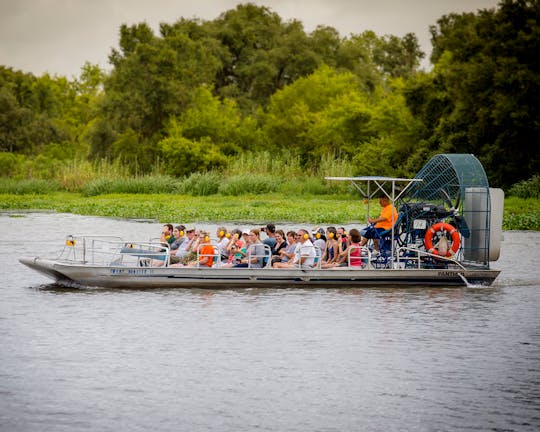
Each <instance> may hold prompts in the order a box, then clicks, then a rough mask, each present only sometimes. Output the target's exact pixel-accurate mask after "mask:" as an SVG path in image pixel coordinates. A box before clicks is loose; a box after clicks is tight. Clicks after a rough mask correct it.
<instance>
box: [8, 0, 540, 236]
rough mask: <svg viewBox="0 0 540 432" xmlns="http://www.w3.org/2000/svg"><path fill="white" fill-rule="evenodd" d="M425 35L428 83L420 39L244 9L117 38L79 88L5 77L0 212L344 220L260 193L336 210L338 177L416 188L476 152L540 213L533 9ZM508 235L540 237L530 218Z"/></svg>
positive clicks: (494, 14)
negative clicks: (440, 158) (422, 172)
mask: <svg viewBox="0 0 540 432" xmlns="http://www.w3.org/2000/svg"><path fill="white" fill-rule="evenodd" d="M430 30H431V35H432V44H433V51H432V55H431V62H432V64H433V68H432V69H431V70H430V71H423V70H420V69H419V65H420V61H421V59H422V58H423V57H424V53H422V52H421V51H420V49H419V44H418V40H417V38H416V36H415V35H414V34H406V35H405V36H403V37H396V36H393V35H385V36H378V35H376V34H375V33H374V32H372V31H365V32H363V33H361V34H351V35H349V36H346V37H342V36H340V35H339V33H338V32H337V31H336V30H335V29H333V28H331V27H325V26H319V27H317V28H316V29H315V30H314V31H313V32H311V33H306V32H305V31H304V28H303V26H302V23H300V22H299V21H297V20H292V21H283V20H282V19H281V17H280V16H279V15H278V14H276V13H275V12H272V11H271V10H270V9H269V8H267V7H263V6H257V5H254V4H251V3H246V4H240V5H238V6H236V7H235V8H234V9H231V10H228V11H225V12H223V13H222V14H221V15H220V16H219V17H217V18H216V19H215V20H212V21H202V20H199V19H185V18H181V19H179V20H178V21H176V22H173V23H162V24H161V25H160V29H159V34H155V33H154V31H153V30H152V29H151V28H150V27H149V26H148V25H147V24H146V23H139V24H133V25H130V26H128V25H122V26H121V27H120V37H119V41H118V48H117V49H113V50H112V52H111V53H110V56H109V59H110V63H111V70H110V72H108V73H105V72H104V71H102V70H101V69H100V68H99V67H97V66H95V65H92V64H89V63H86V64H85V65H84V66H83V67H82V68H81V74H80V76H79V77H77V78H76V79H73V80H69V79H67V78H65V77H58V76H50V75H48V74H44V75H43V76H39V77H36V76H34V75H32V74H29V73H24V72H22V71H14V70H12V69H11V68H10V67H8V66H0V178H1V180H0V193H2V194H4V195H2V196H3V199H4V201H3V202H2V206H3V208H16V207H17V205H23V203H24V202H28V203H33V204H32V205H33V206H36V208H50V209H56V210H58V211H67V210H66V207H65V206H66V205H67V204H66V203H64V202H60V203H55V202H54V199H53V198H54V197H66V199H68V201H69V202H70V203H71V202H72V201H73V203H75V202H76V203H77V206H76V207H73V209H72V210H70V211H73V212H82V213H88V214H95V213H94V212H97V211H98V210H92V208H96V209H98V208H99V209H100V210H99V212H103V213H102V214H105V213H106V211H107V210H106V209H101V207H100V203H101V200H107V199H109V198H108V197H112V196H114V197H115V198H114V200H118V201H119V202H121V201H122V197H123V195H122V194H127V195H126V197H127V198H126V199H127V200H128V201H130V203H129V204H126V205H125V207H122V208H119V207H118V206H117V205H116V204H115V202H113V203H112V204H111V203H109V205H110V210H109V211H110V212H111V213H114V214H111V216H123V217H124V216H126V215H136V217H159V218H160V219H162V217H161V216H160V215H161V213H159V214H156V213H155V211H154V212H153V213H152V211H153V210H152V209H153V208H155V206H154V205H153V204H154V199H155V200H156V202H160V201H163V200H166V201H171V200H176V199H181V200H182V201H185V200H195V199H199V198H196V197H205V200H204V201H197V202H195V201H190V202H191V204H194V205H193V206H192V207H193V208H198V209H199V210H191V211H192V212H199V211H203V210H201V209H205V210H204V211H205V212H206V211H210V209H213V210H212V211H213V212H214V213H213V214H212V215H210V214H206V213H204V214H203V215H202V216H201V215H200V214H199V213H195V214H182V216H186V217H185V218H182V219H186V220H189V219H197V218H198V217H199V216H200V217H203V218H204V219H208V220H225V219H226V220H229V218H232V219H235V218H238V217H239V218H242V219H246V218H247V219H249V218H252V217H254V218H258V217H259V215H263V216H264V217H262V218H261V219H262V220H266V219H268V218H271V219H274V218H273V217H270V216H271V215H268V214H266V213H264V211H267V212H282V211H285V210H284V209H281V208H280V207H285V208H286V209H287V210H286V211H285V214H281V213H279V214H275V216H280V217H276V218H275V219H276V220H278V219H280V218H285V219H287V220H292V219H294V218H296V217H299V218H300V219H302V218H303V217H314V218H318V219H328V220H343V219H344V218H343V217H337V218H335V219H334V218H333V213H332V212H331V210H328V212H330V213H328V212H327V211H326V210H324V209H321V210H320V211H321V212H322V213H321V214H319V213H317V214H316V215H313V214H311V212H309V210H304V212H301V211H299V210H294V209H295V207H294V206H291V205H290V204H289V205H288V206H282V203H281V202H275V201H273V200H274V198H272V199H271V200H270V201H267V200H268V199H269V198H264V199H263V200H262V201H260V202H264V203H266V204H270V205H268V206H266V205H261V206H260V207H257V206H256V205H255V204H256V203H258V202H259V201H257V200H256V199H255V198H253V199H252V198H250V196H251V195H250V194H254V193H256V194H261V196H263V197H275V196H278V195H281V196H286V197H290V198H291V199H294V201H295V202H296V201H298V200H302V201H304V200H308V201H309V200H317V202H319V201H320V202H323V203H325V205H326V204H328V205H329V208H330V207H331V204H330V203H331V202H332V200H335V199H336V197H346V198H347V199H348V198H350V193H351V191H350V190H349V189H348V188H347V186H346V185H331V186H330V185H328V184H326V183H325V182H324V180H322V179H323V178H324V177H325V176H348V175H373V174H376V175H381V174H384V175H389V176H412V175H414V174H416V172H417V171H418V170H419V169H420V168H421V167H422V166H423V165H424V164H425V163H426V162H427V161H428V160H429V158H430V157H431V156H432V155H434V154H437V153H473V154H475V155H476V156H477V157H478V158H479V160H480V161H481V162H482V164H483V165H484V167H485V169H486V172H487V175H488V179H489V181H490V184H491V185H492V186H494V187H503V188H505V190H507V191H508V195H509V196H512V199H514V198H516V199H517V198H521V199H526V198H534V199H536V200H537V199H538V196H539V192H538V191H539V186H538V184H539V180H538V179H539V178H540V177H539V172H540V169H539V166H540V150H539V149H540V145H538V137H539V136H540V133H539V132H540V130H539V125H540V114H539V109H540V70H539V63H538V60H537V59H538V55H537V53H538V51H539V42H540V37H539V35H540V24H539V22H538V2H537V1H535V0H501V1H500V3H499V4H498V6H497V7H496V8H494V9H490V10H482V11H478V12H477V13H463V14H449V15H445V16H442V17H441V18H440V19H439V20H437V22H436V24H435V25H433V26H432V27H431V29H430ZM535 143H536V144H535ZM66 192H70V193H71V194H67V195H66V194H65V193H66ZM131 194H137V197H138V198H137V199H135V198H133V196H132V195H131ZM155 194H160V198H159V199H158V198H148V197H157V195H155ZM161 194H168V195H165V196H164V195H161ZM177 196H178V197H180V198H178V197H177ZM240 196H241V197H242V198H236V197H240ZM67 197H69V198H67ZM129 197H131V198H129ZM164 197H165V198H164ZM306 197H307V198H306ZM85 199H86V200H87V201H85ZM114 200H113V201H114ZM141 200H142V201H141ZM145 200H146V201H145ZM131 201H133V202H131ZM146 202H148V206H147V207H145V205H146V204H145V203H146ZM223 202H234V203H235V205H234V209H235V210H232V209H231V208H229V207H228V206H227V205H225V204H223ZM246 203H249V208H248V206H247V204H246ZM340 203H341V201H339V199H338V200H337V207H340V206H341V205H344V206H345V204H340ZM509 203H510V207H511V208H512V205H513V203H514V201H512V200H509ZM534 203H535V201H532V207H533V208H534V207H535V204H534ZM195 204H197V205H195ZM73 205H74V204H73ZM294 205H296V204H294ZM298 205H299V204H298ZM206 207H208V209H206ZM26 208H27V207H26ZM70 208H71V207H70ZM159 208H160V209H161V207H159ZM263 208H265V210H264V211H263V210H262V209H263ZM238 209H241V211H239V210H238ZM293 210H294V211H295V212H296V213H294V214H292V213H291V214H289V213H287V212H293ZM146 211H149V212H150V213H149V214H145V212H146ZM160 211H161V210H160ZM171 211H172V210H171ZM186 211H187V210H186ZM318 211H319V209H318ZM340 211H343V208H340ZM163 212H164V214H166V215H167V216H169V217H170V216H172V214H170V213H169V210H167V209H164V210H163ZM336 212H337V210H336ZM116 213H118V214H116ZM273 214H274V213H272V215H273ZM336 214H339V212H337V213H336ZM220 215H221V216H220ZM210 216H212V217H210ZM214 216H215V217H214ZM343 216H344V217H345V219H347V218H348V217H353V216H349V213H347V212H346V211H345V212H343ZM126 217H131V216H126ZM223 218H225V219H223ZM171 219H177V218H171ZM314 222H315V221H314ZM505 224H506V225H505V227H506V228H507V229H509V228H522V227H526V228H528V229H532V228H531V227H538V222H537V217H536V214H535V213H531V214H529V212H528V211H527V210H519V209H517V208H516V209H515V210H513V212H511V213H510V212H508V211H507V212H506V213H505ZM534 229H536V228H534Z"/></svg>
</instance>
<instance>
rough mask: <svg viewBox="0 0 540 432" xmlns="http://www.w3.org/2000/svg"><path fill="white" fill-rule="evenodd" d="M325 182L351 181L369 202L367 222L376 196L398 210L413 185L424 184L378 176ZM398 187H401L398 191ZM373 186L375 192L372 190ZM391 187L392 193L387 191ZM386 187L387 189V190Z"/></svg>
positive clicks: (407, 179) (415, 179)
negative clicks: (380, 195)
mask: <svg viewBox="0 0 540 432" xmlns="http://www.w3.org/2000/svg"><path fill="white" fill-rule="evenodd" d="M324 179H325V180H332V181H350V182H351V184H352V185H353V186H354V187H355V188H356V189H357V190H358V191H360V193H361V194H362V196H363V198H365V199H367V200H368V203H367V210H366V221H367V218H368V217H369V200H370V199H371V198H373V197H374V196H375V195H378V194H380V193H382V194H384V195H385V196H386V197H387V198H388V199H389V200H390V203H391V205H392V207H394V208H396V206H395V201H397V200H398V199H399V198H401V197H402V196H403V195H404V193H405V192H406V191H407V190H408V189H409V188H410V187H411V185H413V184H415V183H418V182H422V181H423V179H421V178H400V177H377V176H364V177H325V178H324ZM398 185H399V186H400V187H399V189H400V190H398ZM372 186H374V187H373V190H372ZM388 186H390V192H388V191H387V190H386V188H388ZM385 187H386V188H385ZM396 193H397V195H396ZM395 223H396V221H395V220H394V212H392V231H391V235H392V242H391V255H390V262H391V263H392V267H393V266H394V252H395V251H394V248H395V247H394V225H395Z"/></svg>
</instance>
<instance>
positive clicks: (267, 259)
mask: <svg viewBox="0 0 540 432" xmlns="http://www.w3.org/2000/svg"><path fill="white" fill-rule="evenodd" d="M257 247H259V248H261V247H262V248H263V250H264V252H263V254H262V255H261V254H255V253H254V252H253V251H254V250H255V249H256V248H257ZM253 258H256V259H257V263H258V262H259V261H260V260H261V259H262V262H263V264H262V266H261V268H271V267H272V249H271V248H270V246H268V245H267V244H264V243H257V244H252V245H250V246H249V247H248V250H247V262H248V268H252V264H254V263H252V262H251V261H252V260H253Z"/></svg>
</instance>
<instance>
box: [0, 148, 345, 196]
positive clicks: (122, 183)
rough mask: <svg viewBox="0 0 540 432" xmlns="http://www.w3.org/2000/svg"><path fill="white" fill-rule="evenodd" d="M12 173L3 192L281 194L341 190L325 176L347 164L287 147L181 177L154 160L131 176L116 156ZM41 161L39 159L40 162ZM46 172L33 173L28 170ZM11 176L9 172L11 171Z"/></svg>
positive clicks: (249, 154)
mask: <svg viewBox="0 0 540 432" xmlns="http://www.w3.org/2000/svg"><path fill="white" fill-rule="evenodd" d="M27 162H28V164H29V166H28V167H26V168H25V169H24V170H22V171H19V172H18V173H17V174H16V177H17V178H20V179H23V180H16V181H13V182H12V183H10V182H9V181H7V180H6V181H7V183H4V184H3V186H2V185H0V187H1V188H2V189H1V190H3V191H4V192H5V193H14V194H24V193H40V191H43V193H47V192H50V191H53V190H65V191H68V192H80V193H82V194H83V196H87V197H89V196H97V195H104V194H112V193H135V194H137V193H146V194H154V193H176V194H184V195H192V196H208V195H214V194H221V195H225V196H231V195H245V194H259V193H272V192H280V193H283V194H284V195H287V196H297V195H304V194H308V195H324V194H334V193H339V194H343V193H347V192H348V186H347V185H346V184H344V183H335V182H334V183H329V182H326V181H324V177H325V176H350V175H352V174H353V172H354V170H353V165H352V163H351V162H350V161H349V160H348V159H346V158H343V159H336V158H334V157H333V156H331V155H323V156H322V157H321V158H320V160H318V161H312V162H311V163H309V164H307V165H305V166H303V165H302V163H301V158H300V156H298V155H294V154H292V153H281V154H274V153H271V152H269V151H261V152H246V153H242V154H240V155H238V156H235V157H231V158H230V159H229V163H228V166H227V167H226V168H225V169H224V170H223V171H221V172H213V171H212V172H203V173H193V174H191V175H190V176H188V177H185V178H173V177H170V176H166V175H163V174H162V172H161V168H160V165H159V163H156V165H155V166H154V167H153V168H152V170H151V171H152V173H153V174H151V175H145V176H133V175H132V174H130V172H129V169H128V168H127V166H126V165H125V164H122V163H121V162H120V161H119V160H116V161H107V160H101V161H96V162H91V161H87V160H83V159H74V160H70V161H58V160H55V164H54V166H55V169H54V170H46V171H43V170H41V171H40V170H37V169H31V166H30V165H31V161H27ZM42 162H43V161H41V162H40V163H42ZM36 175H39V176H46V177H48V178H41V177H39V179H35V178H33V176H36ZM14 177H15V175H14Z"/></svg>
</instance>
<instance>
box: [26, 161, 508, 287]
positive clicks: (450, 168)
mask: <svg viewBox="0 0 540 432" xmlns="http://www.w3.org/2000/svg"><path fill="white" fill-rule="evenodd" d="M326 180H327V181H341V182H350V184H352V185H353V187H354V188H355V189H356V190H357V191H358V192H360V196H361V197H360V198H361V200H362V201H363V202H365V203H367V205H366V212H367V214H369V202H370V200H371V199H372V198H374V197H375V196H380V195H381V194H384V195H385V196H387V197H388V198H389V199H390V201H391V203H392V204H393V205H394V207H395V208H396V210H398V217H397V220H393V221H392V222H393V224H392V225H393V228H391V229H389V230H388V231H385V232H383V233H381V235H380V239H379V245H380V248H379V249H380V253H378V254H377V255H375V254H374V253H373V251H372V249H371V248H370V245H369V244H368V245H366V246H364V247H362V248H361V249H362V250H361V253H360V254H355V257H357V256H360V257H361V265H349V266H345V267H337V268H332V269H327V268H323V266H321V262H320V260H319V259H317V258H316V259H315V264H314V265H313V266H312V267H309V268H306V267H305V266H302V267H301V266H293V267H290V268H286V269H276V268H272V267H271V263H270V259H268V258H269V256H268V255H269V253H270V251H269V249H265V256H264V257H263V258H264V259H265V261H263V262H266V263H267V264H265V265H263V266H262V267H260V268H253V267H247V268H226V267H223V266H222V265H221V258H220V256H219V253H218V252H217V249H216V252H215V257H214V261H215V262H214V264H213V265H212V267H207V266H200V267H197V266H194V267H175V266H172V265H171V264H170V256H171V255H170V253H171V252H170V250H169V248H168V246H167V245H164V244H162V243H159V242H151V241H133V240H131V239H127V240H126V239H123V238H119V237H110V236H99V235H90V236H86V235H68V236H67V239H66V240H65V243H64V244H63V245H62V248H61V251H60V252H59V255H58V256H57V257H56V258H41V257H25V258H20V262H21V263H22V264H24V265H26V266H28V267H29V268H31V269H33V270H36V271H38V272H40V273H42V274H44V275H46V276H48V277H50V278H51V279H53V280H54V281H56V283H57V284H60V285H65V286H69V287H105V288H208V289H230V288H241V287H245V288H248V287H249V288H256V287H257V288H260V287H285V288H295V287H304V288H314V287H332V288H346V287H370V286H371V287H376V286H415V287H418V286H435V285H436V286H456V285H457V286H459V285H461V286H463V285H471V284H472V285H491V284H492V283H493V281H494V280H495V279H496V278H497V276H498V275H499V273H500V272H499V270H496V269H492V268H490V262H493V261H496V260H497V259H498V258H499V253H500V243H501V239H502V214H503V205H504V192H503V191H502V190H501V189H496V188H490V187H489V184H488V180H487V176H486V173H485V171H484V169H483V167H482V165H481V163H480V161H479V160H478V159H477V158H476V157H475V156H473V155H470V154H440V155H436V156H434V157H433V158H432V159H431V160H430V161H429V162H428V163H427V164H426V165H425V166H424V167H423V168H422V169H421V170H420V171H419V172H418V174H417V175H416V176H415V177H414V178H394V177H376V176H365V177H327V178H326ZM259 253H260V252H259ZM199 254H200V252H199ZM267 254H268V255H267ZM248 256H250V257H251V256H253V255H251V251H250V250H248ZM355 259H356V260H357V261H358V259H357V258H355ZM156 262H158V263H159V265H157V266H156V265H154V264H153V263H156ZM197 262H198V260H197ZM348 262H349V264H350V263H352V258H351V256H349V257H348Z"/></svg>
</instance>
